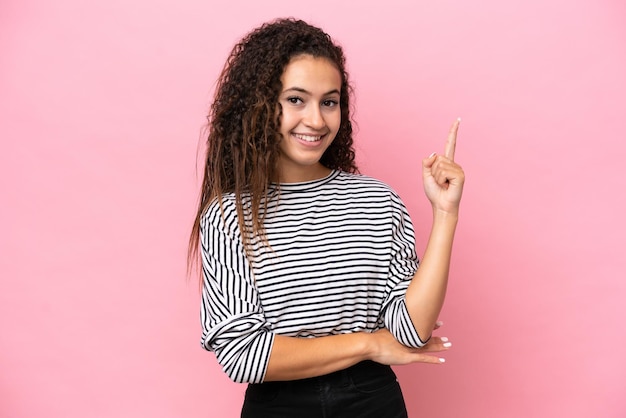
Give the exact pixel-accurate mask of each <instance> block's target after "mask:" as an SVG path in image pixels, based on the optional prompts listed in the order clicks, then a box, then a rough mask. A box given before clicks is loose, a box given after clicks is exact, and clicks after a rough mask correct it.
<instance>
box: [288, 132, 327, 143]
mask: <svg viewBox="0 0 626 418" xmlns="http://www.w3.org/2000/svg"><path fill="white" fill-rule="evenodd" d="M293 136H295V137H296V138H298V139H300V140H302V141H306V142H318V141H321V140H322V137H323V136H324V135H303V134H293Z"/></svg>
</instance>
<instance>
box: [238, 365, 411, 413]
mask: <svg viewBox="0 0 626 418" xmlns="http://www.w3.org/2000/svg"><path fill="white" fill-rule="evenodd" d="M241 417H242V418H287V417H289V418H291V417H294V418H340V417H342V418H343V417H345V418H370V417H371V418H406V417H407V411H406V406H405V404H404V398H403V397H402V392H401V390H400V385H399V384H398V381H397V379H396V375H395V373H394V372H393V370H391V367H389V366H384V365H382V364H379V363H376V362H373V361H363V362H361V363H358V364H356V365H354V366H352V367H349V368H347V369H344V370H340V371H338V372H334V373H331V374H327V375H325V376H320V377H313V378H310V379H302V380H293V381H288V382H266V383H259V384H250V385H248V389H247V390H246V397H245V400H244V403H243V409H242V411H241Z"/></svg>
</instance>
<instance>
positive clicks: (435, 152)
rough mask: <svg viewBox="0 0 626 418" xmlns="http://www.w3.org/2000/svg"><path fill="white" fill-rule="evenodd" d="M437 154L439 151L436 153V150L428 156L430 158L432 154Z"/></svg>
mask: <svg viewBox="0 0 626 418" xmlns="http://www.w3.org/2000/svg"><path fill="white" fill-rule="evenodd" d="M435 154H437V153H436V152H433V153H432V154H430V155H429V156H428V158H432V156H433V155H435Z"/></svg>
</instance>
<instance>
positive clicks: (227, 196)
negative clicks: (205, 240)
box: [200, 193, 237, 228]
mask: <svg viewBox="0 0 626 418" xmlns="http://www.w3.org/2000/svg"><path fill="white" fill-rule="evenodd" d="M200 224H201V226H207V225H213V226H215V227H219V228H224V227H225V226H227V225H231V226H233V225H237V206H236V204H235V195H234V194H233V193H224V194H223V195H222V196H221V198H220V199H218V198H217V197H215V198H213V200H211V202H210V203H209V204H208V205H207V207H206V209H205V210H204V212H203V214H202V218H201V219H200Z"/></svg>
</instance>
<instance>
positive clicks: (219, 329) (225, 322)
mask: <svg viewBox="0 0 626 418" xmlns="http://www.w3.org/2000/svg"><path fill="white" fill-rule="evenodd" d="M200 243H201V254H202V275H203V287H202V302H201V311H200V314H201V315H200V316H201V322H202V331H203V332H202V339H201V344H202V346H203V347H204V348H205V349H207V350H209V351H213V352H215V354H216V357H217V361H218V362H219V364H220V365H221V366H222V369H223V370H224V372H225V373H226V374H227V375H228V376H229V377H230V378H231V379H232V380H233V381H235V382H239V383H243V382H248V383H260V382H262V381H263V379H264V376H265V372H266V370H267V364H268V362H269V357H270V353H271V349H272V344H273V341H274V334H273V333H272V332H271V330H270V328H269V326H268V323H267V321H266V320H265V317H264V314H263V309H262V306H261V303H260V298H259V294H258V291H257V289H256V287H255V285H254V277H253V275H252V271H251V268H250V265H249V262H248V259H247V257H246V255H245V252H244V249H243V244H242V242H241V234H240V233H239V229H238V226H237V217H236V210H235V207H234V204H233V203H232V202H229V201H227V200H224V206H223V212H222V210H220V206H219V204H218V203H214V204H212V205H211V206H210V207H209V209H208V210H207V212H206V214H205V215H204V216H203V218H202V220H201V223H200Z"/></svg>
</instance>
